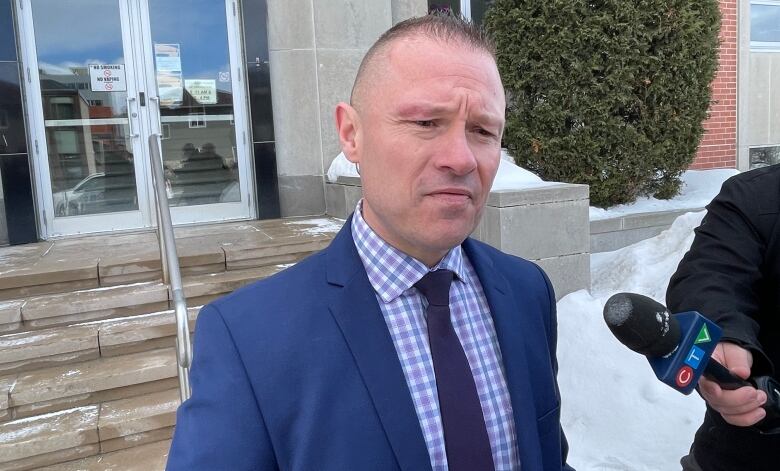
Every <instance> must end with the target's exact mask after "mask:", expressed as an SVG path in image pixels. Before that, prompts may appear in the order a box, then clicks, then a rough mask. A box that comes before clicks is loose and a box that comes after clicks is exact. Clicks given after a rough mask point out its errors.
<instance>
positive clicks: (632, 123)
mask: <svg viewBox="0 0 780 471" xmlns="http://www.w3.org/2000/svg"><path fill="white" fill-rule="evenodd" d="M484 24H485V28H486V30H487V31H488V33H489V34H490V35H491V36H492V37H493V39H494V40H495V42H496V46H497V49H498V66H499V69H500V71H501V75H502V78H503V80H504V86H505V88H506V90H507V97H508V99H507V127H506V131H505V134H504V146H506V147H507V148H508V149H509V151H510V153H511V154H513V155H514V156H515V159H516V160H517V163H518V164H519V165H521V166H523V167H525V168H528V169H529V170H532V171H534V172H536V173H538V174H539V175H540V176H541V177H542V178H544V179H545V180H554V181H564V182H570V183H585V184H588V185H590V198H591V204H593V205H596V206H602V207H605V206H611V205H615V204H621V203H628V202H632V201H634V200H635V199H636V198H637V196H640V195H653V196H655V197H658V198H671V197H673V196H674V195H676V194H677V193H678V192H679V189H680V184H681V181H680V175H681V174H682V172H683V171H685V170H686V169H687V168H688V166H689V165H690V164H691V162H693V159H694V157H695V154H696V149H697V147H698V145H699V141H700V139H701V136H702V134H703V132H704V129H703V127H702V122H703V121H704V120H705V119H706V117H707V113H708V109H709V105H710V86H709V85H710V82H711V81H712V79H713V78H714V76H715V71H716V68H717V50H718V44H719V43H718V31H719V27H720V12H719V10H718V2H717V0H696V1H691V0H590V1H588V0H544V1H539V0H495V2H494V4H493V6H492V7H491V8H490V10H489V11H488V12H487V14H486V16H485V22H484Z"/></svg>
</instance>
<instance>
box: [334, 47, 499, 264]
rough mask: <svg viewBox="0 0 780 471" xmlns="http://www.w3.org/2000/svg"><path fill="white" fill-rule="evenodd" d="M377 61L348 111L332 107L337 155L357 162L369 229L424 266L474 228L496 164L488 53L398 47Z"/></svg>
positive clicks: (495, 94) (495, 99) (495, 106)
mask: <svg viewBox="0 0 780 471" xmlns="http://www.w3.org/2000/svg"><path fill="white" fill-rule="evenodd" d="M378 60H379V61H381V62H380V63H379V66H378V67H377V68H376V69H375V70H379V71H380V72H379V73H378V74H377V73H375V74H369V75H368V80H369V81H370V82H369V83H367V84H366V86H365V87H364V88H363V90H365V94H364V96H362V99H361V100H359V102H358V103H359V104H358V105H356V106H357V107H358V109H357V111H356V110H354V109H352V108H350V107H349V105H346V104H340V105H339V108H341V109H340V110H339V109H337V113H336V114H337V121H338V126H339V132H340V137H341V140H342V147H343V148H344V153H345V155H346V156H347V158H348V159H349V160H350V161H352V162H355V163H358V164H359V168H360V176H361V179H362V183H363V195H364V202H363V216H364V218H365V219H366V221H367V222H368V224H369V225H370V226H371V228H372V229H373V230H374V231H375V232H376V233H377V234H378V235H379V236H381V237H382V238H383V239H384V240H385V241H387V242H388V243H390V244H391V245H393V246H394V247H396V248H398V249H399V250H401V251H403V252H405V253H407V254H409V255H411V256H413V257H415V258H417V259H418V260H421V261H422V262H424V263H426V264H427V265H429V266H432V265H434V264H435V263H437V262H438V261H439V260H440V259H441V258H442V257H443V256H444V255H445V254H446V253H447V251H448V250H449V249H451V248H452V247H454V246H456V245H459V244H460V243H461V242H462V241H463V240H464V239H465V238H466V237H467V236H468V235H469V234H470V233H471V232H472V231H473V230H474V228H475V227H476V225H477V223H478V222H479V218H480V216H481V214H482V210H483V208H484V205H485V200H486V199H487V196H488V193H489V192H490V187H491V185H492V183H493V178H494V177H495V175H496V170H497V169H498V164H499V160H500V150H501V149H500V144H501V135H502V133H503V129H504V106H505V101H504V90H503V87H502V85H501V79H500V77H499V74H498V70H497V69H496V65H495V62H494V61H493V59H492V58H491V57H490V55H488V54H487V53H485V52H482V51H475V50H473V49H470V48H468V47H466V46H462V45H458V44H453V45H445V44H442V43H440V42H438V41H435V40H431V39H427V38H414V39H400V40H397V41H396V42H395V43H393V44H391V45H390V46H389V49H388V50H387V51H386V55H385V56H384V58H379V59H378ZM350 126H352V127H351V128H350Z"/></svg>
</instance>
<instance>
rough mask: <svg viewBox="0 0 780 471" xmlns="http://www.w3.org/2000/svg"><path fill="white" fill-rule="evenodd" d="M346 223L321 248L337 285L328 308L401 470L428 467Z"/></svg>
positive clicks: (405, 388)
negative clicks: (328, 245) (336, 291)
mask: <svg viewBox="0 0 780 471" xmlns="http://www.w3.org/2000/svg"><path fill="white" fill-rule="evenodd" d="M350 223H351V221H350V220H347V222H346V224H344V227H343V228H342V229H341V231H340V232H339V233H338V234H337V235H336V237H335V238H334V240H333V242H332V243H331V245H330V247H328V249H327V255H326V256H327V277H328V282H329V283H330V284H332V285H335V286H338V287H341V292H340V293H339V294H338V295H337V296H334V298H333V301H332V302H331V303H330V305H329V309H330V312H331V314H332V315H333V318H334V319H335V321H336V323H337V324H338V325H339V328H340V329H341V332H342V334H343V335H344V338H345V340H346V342H347V344H348V345H349V348H350V350H351V352H352V356H353V358H354V359H355V363H356V364H357V367H358V369H359V370H360V374H361V375H362V377H363V381H364V382H365V384H366V389H367V390H368V393H369V394H370V396H371V400H372V401H373V403H374V408H375V409H376V412H377V415H378V416H379V420H380V421H381V423H382V427H383V428H384V430H385V434H386V435H387V439H388V441H389V442H390V446H391V448H392V449H393V452H394V454H395V456H396V460H397V461H398V465H399V467H400V468H401V469H402V470H410V471H411V470H430V469H431V468H430V466H431V462H430V456H429V455H428V449H427V447H426V445H425V440H424V438H423V434H422V430H421V428H420V422H419V420H418V418H417V413H416V412H415V409H414V402H413V401H412V396H411V394H410V393H409V388H408V386H407V385H406V379H405V377H404V373H403V369H402V368H401V362H400V360H399V359H398V354H397V353H396V350H395V346H394V345H393V340H392V338H391V337H390V332H389V331H388V329H387V324H385V320H384V317H383V316H382V311H381V310H380V309H379V304H378V303H377V300H376V297H375V294H374V290H373V288H372V286H371V284H370V283H369V281H368V277H367V276H366V272H365V269H364V268H363V264H362V262H361V260H360V257H359V256H358V253H357V249H355V244H354V242H353V240H352V233H351V229H350V225H351V224H350Z"/></svg>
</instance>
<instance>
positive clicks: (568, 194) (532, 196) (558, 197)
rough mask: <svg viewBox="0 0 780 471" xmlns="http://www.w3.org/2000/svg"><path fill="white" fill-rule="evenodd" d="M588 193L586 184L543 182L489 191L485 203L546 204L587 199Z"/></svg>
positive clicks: (495, 205)
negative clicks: (515, 188)
mask: <svg viewBox="0 0 780 471" xmlns="http://www.w3.org/2000/svg"><path fill="white" fill-rule="evenodd" d="M589 195H590V188H589V187H588V185H574V184H570V183H553V182H550V183H545V184H541V185H538V186H528V187H526V188H521V189H517V190H499V191H491V192H490V195H489V196H488V199H487V205H488V206H493V207H496V208H507V207H512V206H529V205H535V204H546V203H549V202H551V201H555V202H559V203H561V202H566V201H579V200H587V199H588V198H589Z"/></svg>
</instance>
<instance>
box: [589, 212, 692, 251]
mask: <svg viewBox="0 0 780 471" xmlns="http://www.w3.org/2000/svg"><path fill="white" fill-rule="evenodd" d="M703 210H704V208H693V209H682V210H677V211H660V212H654V213H642V214H629V215H626V216H621V217H616V218H611V219H601V220H597V221H591V222H590V253H599V252H611V251H613V250H617V249H620V248H623V247H626V246H629V245H631V244H635V243H637V242H639V241H641V240H644V239H649V238H650V237H655V236H657V235H658V234H660V233H661V232H663V231H665V230H666V229H668V228H669V227H670V226H671V225H672V223H673V222H674V220H675V219H677V218H678V217H679V216H682V215H683V214H685V213H690V212H696V211H703Z"/></svg>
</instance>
